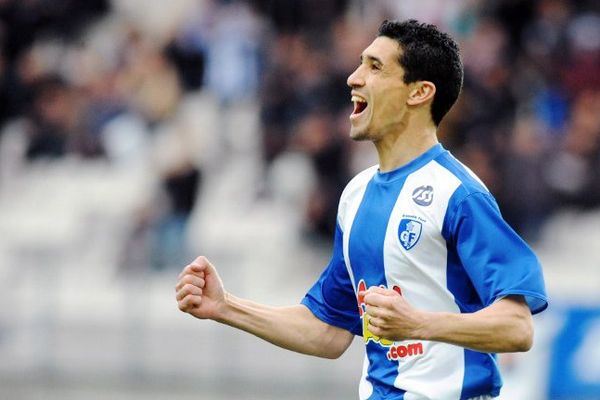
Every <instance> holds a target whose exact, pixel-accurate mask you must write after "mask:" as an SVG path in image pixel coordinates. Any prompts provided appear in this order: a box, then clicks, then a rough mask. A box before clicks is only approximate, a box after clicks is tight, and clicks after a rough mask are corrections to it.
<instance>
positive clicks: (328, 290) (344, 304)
mask: <svg viewBox="0 0 600 400" xmlns="http://www.w3.org/2000/svg"><path fill="white" fill-rule="evenodd" d="M342 235H343V234H342V231H341V229H340V227H339V225H338V226H337V227H336V232H335V239H334V244H333V254H332V256H331V260H330V261H329V265H328V266H327V267H326V268H325V270H324V271H323V273H322V274H321V276H320V277H319V279H318V280H317V282H316V283H315V284H314V285H313V286H312V288H310V290H309V291H308V293H307V294H306V296H305V297H304V299H303V300H302V304H304V305H305V306H306V307H308V309H309V310H310V311H311V312H312V313H313V314H314V315H315V316H316V317H317V318H319V319H320V320H321V321H323V322H325V323H328V324H330V325H334V326H337V327H339V328H342V329H346V330H348V331H350V332H352V333H353V334H355V335H362V330H361V329H362V325H361V320H360V317H359V315H358V303H357V300H356V294H355V292H354V287H353V285H352V281H351V280H350V276H349V274H348V269H347V268H346V263H345V262H344V256H343V251H342Z"/></svg>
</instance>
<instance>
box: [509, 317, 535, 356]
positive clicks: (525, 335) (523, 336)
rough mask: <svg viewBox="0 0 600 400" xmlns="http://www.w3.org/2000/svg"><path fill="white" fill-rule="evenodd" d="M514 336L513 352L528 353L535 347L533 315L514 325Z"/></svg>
mask: <svg viewBox="0 0 600 400" xmlns="http://www.w3.org/2000/svg"><path fill="white" fill-rule="evenodd" d="M513 329H514V335H513V341H512V345H511V347H512V348H511V350H510V351H512V352H526V351H529V350H530V349H531V347H532V346H533V320H532V318H531V315H529V316H528V318H527V317H526V318H522V319H521V320H520V321H519V322H518V323H516V324H515V325H514V328H513Z"/></svg>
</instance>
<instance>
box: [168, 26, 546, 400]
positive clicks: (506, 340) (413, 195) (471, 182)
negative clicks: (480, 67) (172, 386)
mask: <svg viewBox="0 0 600 400" xmlns="http://www.w3.org/2000/svg"><path fill="white" fill-rule="evenodd" d="M462 75H463V72H462V64H461V61H460V57H459V52H458V47H457V45H456V44H455V43H454V41H453V40H452V39H451V38H450V37H449V36H448V35H446V34H444V33H441V32H439V31H438V30H437V28H436V27H434V26H432V25H426V24H421V23H418V22H417V21H414V20H411V21H406V22H402V23H400V22H395V21H392V22H390V21H385V22H384V23H383V24H382V25H381V27H380V29H379V35H378V36H377V38H376V39H375V40H374V41H373V42H372V43H371V45H370V46H369V47H367V48H366V49H365V50H364V52H363V53H362V56H361V62H360V65H359V66H358V68H357V69H356V70H355V71H354V72H353V73H352V74H351V75H350V77H349V78H348V85H349V86H350V87H351V95H352V101H353V102H354V110H353V112H352V114H351V115H350V122H351V129H350V136H351V137H352V138H353V139H354V140H370V141H372V142H373V144H374V145H375V147H376V149H377V152H378V156H379V165H378V166H374V167H372V168H369V169H367V170H365V171H363V172H361V173H360V174H358V175H357V176H356V177H355V178H354V179H353V180H352V181H351V182H350V183H349V184H348V186H347V187H346V189H345V190H344V193H343V194H342V196H341V199H340V205H339V210H338V219H337V232H336V235H335V242H334V249H333V255H332V258H331V261H330V263H329V265H328V266H327V268H326V269H325V271H324V272H323V274H322V275H321V277H320V279H319V280H318V281H317V282H316V283H315V285H314V286H313V287H312V288H311V289H310V290H309V292H308V293H307V295H306V297H305V298H304V300H303V301H302V304H300V305H295V306H291V307H270V306H265V305H262V304H257V303H254V302H251V301H249V300H244V299H240V298H237V297H235V296H233V295H231V294H229V293H227V292H225V290H224V289H223V284H222V283H221V281H220V279H219V276H218V274H217V272H216V270H215V268H214V266H212V265H211V264H210V262H209V261H208V260H207V259H206V258H204V257H199V258H197V259H196V260H195V261H194V262H193V263H192V264H190V265H188V266H186V267H185V268H184V270H183V271H182V273H181V275H180V277H179V282H178V283H177V286H176V290H177V296H176V297H177V300H178V303H179V308H180V309H181V310H182V311H185V312H187V313H190V314H191V315H193V316H195V317H197V318H201V319H205V318H209V319H213V320H216V321H219V322H221V323H224V324H228V325H231V326H233V327H236V328H239V329H242V330H245V331H247V332H250V333H252V334H254V335H256V336H258V337H261V338H263V339H265V340H267V341H269V342H271V343H273V344H276V345H278V346H281V347H284V348H286V349H290V350H293V351H297V352H301V353H305V354H311V355H315V356H320V357H328V358H336V357H338V356H340V355H341V354H342V353H343V352H344V351H345V350H346V349H347V347H348V346H349V345H350V342H351V341H352V338H353V336H354V335H360V336H362V337H363V339H364V342H365V346H366V357H365V364H364V372H363V377H362V379H361V382H360V386H359V397H360V399H363V400H364V399H370V400H375V399H435V400H440V399H474V398H478V399H488V398H492V397H495V396H497V395H498V394H499V391H500V387H501V378H500V375H499V372H498V368H497V366H496V362H495V355H494V353H498V352H516V351H527V350H528V349H529V348H530V347H531V345H532V337H533V324H532V317H531V315H532V314H534V313H537V312H540V311H542V310H543V309H545V308H546V306H547V300H546V295H545V289H544V282H543V277H542V274H541V268H540V265H539V263H538V261H537V259H536V257H535V255H534V254H533V252H532V251H531V250H530V249H529V247H528V246H527V245H526V244H525V243H524V242H523V240H522V239H521V238H520V237H519V236H518V235H517V234H516V233H515V232H514V231H513V230H512V229H511V228H510V227H509V226H508V225H507V224H506V223H505V222H504V220H503V219H502V217H501V215H500V212H499V210H498V208H497V205H496V202H495V200H494V199H493V197H492V195H491V194H490V193H489V192H488V190H487V189H486V188H485V186H484V185H483V183H481V182H480V181H479V179H478V178H477V177H475V176H474V175H473V173H472V172H471V171H470V170H469V169H467V168H466V167H465V166H464V165H462V164H461V163H460V162H459V161H457V160H456V159H455V158H454V157H453V156H452V155H451V154H450V153H449V152H447V151H446V150H445V149H444V148H443V147H442V146H441V145H440V144H439V143H438V141H437V138H436V130H437V126H438V125H439V123H440V120H441V119H442V117H443V116H444V115H445V114H446V112H447V111H448V110H449V109H450V107H451V106H452V104H453V103H454V102H455V100H456V98H457V97H458V94H459V92H460V88H461V86H462Z"/></svg>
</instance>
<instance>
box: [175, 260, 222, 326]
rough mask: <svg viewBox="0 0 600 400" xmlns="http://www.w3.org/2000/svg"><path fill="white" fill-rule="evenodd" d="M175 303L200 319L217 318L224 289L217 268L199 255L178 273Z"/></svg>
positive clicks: (220, 309) (220, 311) (219, 313)
mask: <svg viewBox="0 0 600 400" xmlns="http://www.w3.org/2000/svg"><path fill="white" fill-rule="evenodd" d="M175 292H176V293H177V294H176V295H175V298H176V299H177V305H178V306H179V309H180V310H181V311H183V312H186V313H188V314H191V315H193V316H194V317H196V318H200V319H214V320H218V319H219V318H220V316H221V314H222V311H223V308H224V306H225V290H224V289H223V283H222V282H221V278H220V277H219V275H218V274H217V270H216V269H215V267H213V265H212V264H211V263H210V262H209V261H208V259H206V257H203V256H200V257H198V258H196V259H195V260H194V261H193V262H192V263H191V264H189V265H187V266H186V267H185V268H184V269H183V271H181V273H180V274H179V278H178V281H177V285H176V286H175Z"/></svg>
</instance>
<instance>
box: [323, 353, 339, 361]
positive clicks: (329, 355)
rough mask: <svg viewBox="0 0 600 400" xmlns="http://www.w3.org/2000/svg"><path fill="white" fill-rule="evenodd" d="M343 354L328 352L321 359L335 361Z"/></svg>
mask: <svg viewBox="0 0 600 400" xmlns="http://www.w3.org/2000/svg"><path fill="white" fill-rule="evenodd" d="M342 354H344V351H329V352H327V353H325V354H323V358H327V359H329V360H337V359H338V358H340V357H341V356H342Z"/></svg>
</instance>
